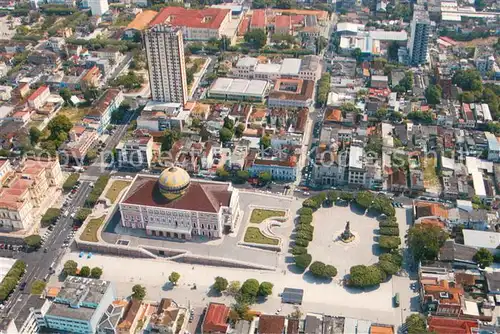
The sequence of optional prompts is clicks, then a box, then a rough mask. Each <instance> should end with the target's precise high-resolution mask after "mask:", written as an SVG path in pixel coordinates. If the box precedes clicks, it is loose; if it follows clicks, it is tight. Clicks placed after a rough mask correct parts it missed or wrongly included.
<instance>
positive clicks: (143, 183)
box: [122, 174, 232, 213]
mask: <svg viewBox="0 0 500 334" xmlns="http://www.w3.org/2000/svg"><path fill="white" fill-rule="evenodd" d="M157 181H158V177H154V176H149V175H140V174H139V175H137V176H136V178H135V179H134V181H133V182H132V185H131V186H130V187H129V190H128V191H127V193H126V194H125V196H124V199H123V200H122V203H124V204H136V205H145V206H153V207H163V208H170V209H177V210H189V211H200V212H211V213H217V212H219V209H220V207H221V206H229V202H230V200H231V195H232V191H231V190H230V189H229V185H228V184H227V183H222V182H203V181H199V182H198V181H193V180H192V181H191V184H190V185H189V187H188V188H187V189H186V192H185V193H184V194H183V195H182V196H181V197H179V198H176V199H174V200H169V199H167V198H165V197H164V196H163V195H162V194H161V193H160V191H159V189H158V182H157Z"/></svg>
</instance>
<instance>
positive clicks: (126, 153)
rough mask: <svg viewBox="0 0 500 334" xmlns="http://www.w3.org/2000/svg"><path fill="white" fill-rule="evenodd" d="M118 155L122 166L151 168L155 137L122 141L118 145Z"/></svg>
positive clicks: (119, 164) (119, 163)
mask: <svg viewBox="0 0 500 334" xmlns="http://www.w3.org/2000/svg"><path fill="white" fill-rule="evenodd" d="M116 155H117V157H118V166H120V167H133V168H136V169H143V168H151V160H152V159H153V137H140V138H135V139H131V140H127V141H122V142H120V143H119V144H118V145H117V146H116Z"/></svg>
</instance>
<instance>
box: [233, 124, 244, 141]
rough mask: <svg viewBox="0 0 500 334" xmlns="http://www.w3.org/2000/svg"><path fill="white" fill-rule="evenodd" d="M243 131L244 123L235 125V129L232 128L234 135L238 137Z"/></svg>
mask: <svg viewBox="0 0 500 334" xmlns="http://www.w3.org/2000/svg"><path fill="white" fill-rule="evenodd" d="M243 132H245V124H243V123H240V124H238V126H236V129H235V130H234V135H235V136H236V137H238V138H241V136H243Z"/></svg>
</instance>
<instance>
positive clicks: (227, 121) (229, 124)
mask: <svg viewBox="0 0 500 334" xmlns="http://www.w3.org/2000/svg"><path fill="white" fill-rule="evenodd" d="M223 126H224V127H225V128H226V129H229V130H231V131H232V130H233V129H234V121H233V120H232V119H231V118H229V116H226V117H224V125H223Z"/></svg>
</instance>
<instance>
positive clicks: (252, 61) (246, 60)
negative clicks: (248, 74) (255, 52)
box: [236, 57, 259, 67]
mask: <svg viewBox="0 0 500 334" xmlns="http://www.w3.org/2000/svg"><path fill="white" fill-rule="evenodd" d="M258 63H259V60H258V59H257V58H254V57H243V58H240V59H238V62H237V63H236V67H249V66H255V65H257V64H258Z"/></svg>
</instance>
